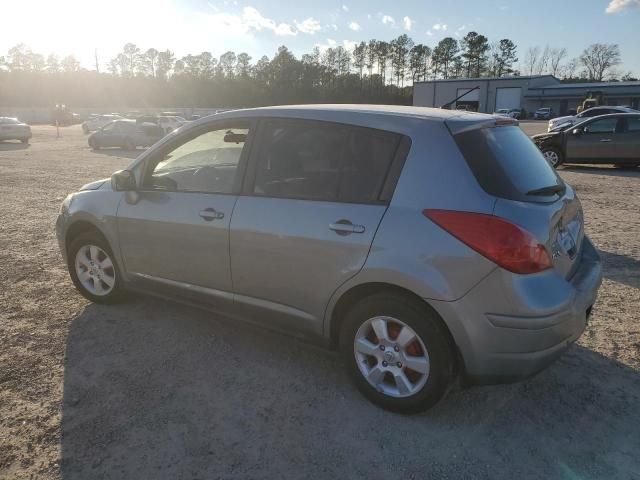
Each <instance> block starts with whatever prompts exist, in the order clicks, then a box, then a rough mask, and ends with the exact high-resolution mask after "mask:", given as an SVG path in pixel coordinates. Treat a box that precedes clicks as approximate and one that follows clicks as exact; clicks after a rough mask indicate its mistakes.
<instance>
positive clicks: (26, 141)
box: [20, 138, 29, 145]
mask: <svg viewBox="0 0 640 480" xmlns="http://www.w3.org/2000/svg"><path fill="white" fill-rule="evenodd" d="M20 141H21V142H22V143H24V144H25V145H27V144H28V143H29V139H28V138H21V139H20Z"/></svg>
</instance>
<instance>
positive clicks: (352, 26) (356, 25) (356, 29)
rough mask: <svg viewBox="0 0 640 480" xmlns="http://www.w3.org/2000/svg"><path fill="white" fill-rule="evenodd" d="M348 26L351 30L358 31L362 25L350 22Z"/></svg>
mask: <svg viewBox="0 0 640 480" xmlns="http://www.w3.org/2000/svg"><path fill="white" fill-rule="evenodd" d="M349 28H350V29H351V30H353V31H354V32H359V31H360V30H362V27H361V26H360V24H359V23H358V22H351V23H350V24H349Z"/></svg>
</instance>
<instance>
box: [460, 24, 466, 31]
mask: <svg viewBox="0 0 640 480" xmlns="http://www.w3.org/2000/svg"><path fill="white" fill-rule="evenodd" d="M465 28H467V26H466V25H462V26H460V27H458V31H459V32H461V31H462V30H464V29H465Z"/></svg>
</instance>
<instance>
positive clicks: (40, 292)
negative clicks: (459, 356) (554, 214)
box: [0, 127, 640, 479]
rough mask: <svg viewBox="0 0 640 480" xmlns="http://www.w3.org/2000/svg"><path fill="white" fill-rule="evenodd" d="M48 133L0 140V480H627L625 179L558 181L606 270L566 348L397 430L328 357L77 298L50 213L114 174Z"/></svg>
mask: <svg viewBox="0 0 640 480" xmlns="http://www.w3.org/2000/svg"><path fill="white" fill-rule="evenodd" d="M535 128H538V127H535ZM62 135H63V136H62V138H60V139H56V138H55V130H54V129H53V128H51V127H34V138H33V140H32V145H31V146H28V147H23V146H22V145H19V144H16V143H10V142H6V143H0V477H1V478H7V479H8V478H11V479H23V478H65V479H88V478H114V479H125V478H135V479H139V478H154V479H155V478H158V479H159V478H167V479H178V478H302V477H306V478H309V479H316V478H327V477H329V476H332V477H339V478H367V479H371V478H416V479H424V478H491V479H502V478H504V479H513V478H558V479H595V478H640V454H639V453H638V452H640V376H639V371H640V325H639V320H640V313H639V312H638V309H639V307H638V306H639V305H640V301H639V300H640V214H639V213H638V212H639V210H640V195H639V194H638V184H639V182H640V171H624V170H618V169H613V168H593V167H573V168H567V169H564V170H562V171H561V175H562V176H563V177H564V178H565V179H566V180H567V181H568V182H570V183H571V184H572V185H574V186H575V187H576V188H577V190H578V193H579V195H580V197H581V199H582V201H583V204H584V209H585V216H586V222H587V225H586V229H587V232H588V233H589V235H591V238H592V239H593V240H594V243H595V244H596V246H597V247H598V248H599V249H600V251H601V252H602V256H603V259H604V262H605V277H606V278H605V280H604V284H603V286H602V289H601V291H600V298H599V300H598V302H597V304H596V307H595V309H594V313H593V316H592V319H591V322H590V324H589V327H588V329H587V331H586V333H585V334H584V335H583V337H582V338H581V340H580V341H579V343H578V344H577V345H574V346H573V347H572V348H571V349H570V350H569V351H568V352H567V353H566V354H565V355H564V356H563V357H562V358H561V359H560V360H559V361H557V362H556V363H555V364H553V365H552V366H551V367H550V368H549V369H547V370H546V371H544V372H543V373H541V374H540V375H538V376H536V377H535V378H532V379H530V380H528V381H525V382H521V383H517V384H513V385H501V386H491V387H476V388H471V389H467V390H463V391H456V392H452V393H451V394H450V395H449V397H448V398H447V399H446V401H445V402H442V403H441V404H440V405H438V406H437V407H436V408H434V409H433V410H432V411H430V412H428V413H427V414H423V415H418V416H401V415H397V414H392V413H388V412H385V411H382V410H380V409H378V408H376V407H375V406H373V405H371V404H369V403H368V402H367V401H365V400H364V399H363V398H362V397H361V396H360V395H359V394H358V393H357V392H356V390H355V389H354V388H353V387H352V386H351V385H350V383H349V381H348V379H347V377H346V375H345V374H344V373H343V371H342V367H341V365H340V362H339V361H338V358H337V356H336V354H334V353H331V352H328V351H324V350H321V349H318V348H315V347H311V346H309V345H307V344H304V343H301V342H299V341H297V340H294V339H292V338H288V337H284V336H280V335H277V334H273V333H269V332H266V331H263V330H260V329H257V328H254V327H248V326H246V325H241V324H233V322H229V321H226V320H223V319H219V318H217V317H215V316H214V315H212V314H210V313H207V312H203V311H200V310H196V309H192V308H189V307H185V306H182V305H176V304H170V303H167V302H163V301H159V300H156V299H150V298H146V297H139V298H136V299H134V300H132V301H131V302H129V303H126V304H122V305H119V306H115V307H105V306H99V305H93V304H89V303H88V302H87V301H86V300H84V299H83V298H82V297H81V296H80V295H78V294H77V293H75V291H74V289H73V287H72V285H71V282H70V280H69V278H68V275H67V272H66V270H65V267H64V266H63V265H62V262H61V258H60V256H59V254H58V251H57V246H56V242H55V236H54V232H53V225H54V221H55V217H56V215H57V212H58V209H59V204H60V202H61V201H62V199H63V198H64V196H65V195H66V194H67V193H68V192H70V191H73V190H75V189H76V188H77V187H78V186H80V185H82V184H83V183H86V182H88V181H90V180H94V179H98V178H101V177H105V176H107V175H109V174H110V173H111V172H112V171H114V170H116V169H119V168H122V167H124V166H125V165H126V164H127V163H128V161H129V160H128V159H127V158H123V157H122V156H121V155H122V154H123V152H120V151H119V150H115V151H104V150H103V151H100V152H91V151H90V150H89V149H88V148H87V146H86V137H84V136H83V135H82V134H81V133H80V129H79V127H70V128H67V129H64V130H63V131H62Z"/></svg>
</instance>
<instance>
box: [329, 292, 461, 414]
mask: <svg viewBox="0 0 640 480" xmlns="http://www.w3.org/2000/svg"><path fill="white" fill-rule="evenodd" d="M340 348H341V351H342V354H343V356H344V361H345V363H346V367H347V371H348V373H349V375H350V376H351V378H352V379H353V381H354V382H355V384H356V386H357V387H358V389H359V390H360V391H361V392H362V393H363V394H364V395H365V396H366V397H367V398H368V399H369V400H371V401H372V402H374V403H376V404H377V405H379V406H381V407H383V408H385V409H388V410H392V411H396V412H402V413H412V412H418V411H422V410H427V409H428V408H430V407H432V406H433V405H435V404H436V403H437V402H438V401H439V400H440V399H441V398H442V397H443V396H444V395H445V394H446V393H447V391H448V389H449V386H450V385H451V383H452V381H453V378H454V372H455V369H454V364H455V362H454V359H455V357H454V354H453V346H452V344H451V340H450V337H449V334H448V332H447V331H446V329H445V327H444V325H443V324H442V321H441V320H440V318H439V317H438V315H437V314H436V313H435V312H434V311H433V310H431V309H430V308H429V307H428V306H427V305H425V304H423V303H422V302H419V301H417V300H415V299H413V298H410V297H408V296H405V295H402V294H398V293H396V292H388V293H380V294H375V295H372V296H369V297H366V298H364V299H362V300H360V301H359V302H358V303H357V304H356V305H354V306H353V307H352V308H351V310H350V311H349V312H348V313H347V316H346V317H345V320H344V323H343V325H342V331H341V335H340Z"/></svg>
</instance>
